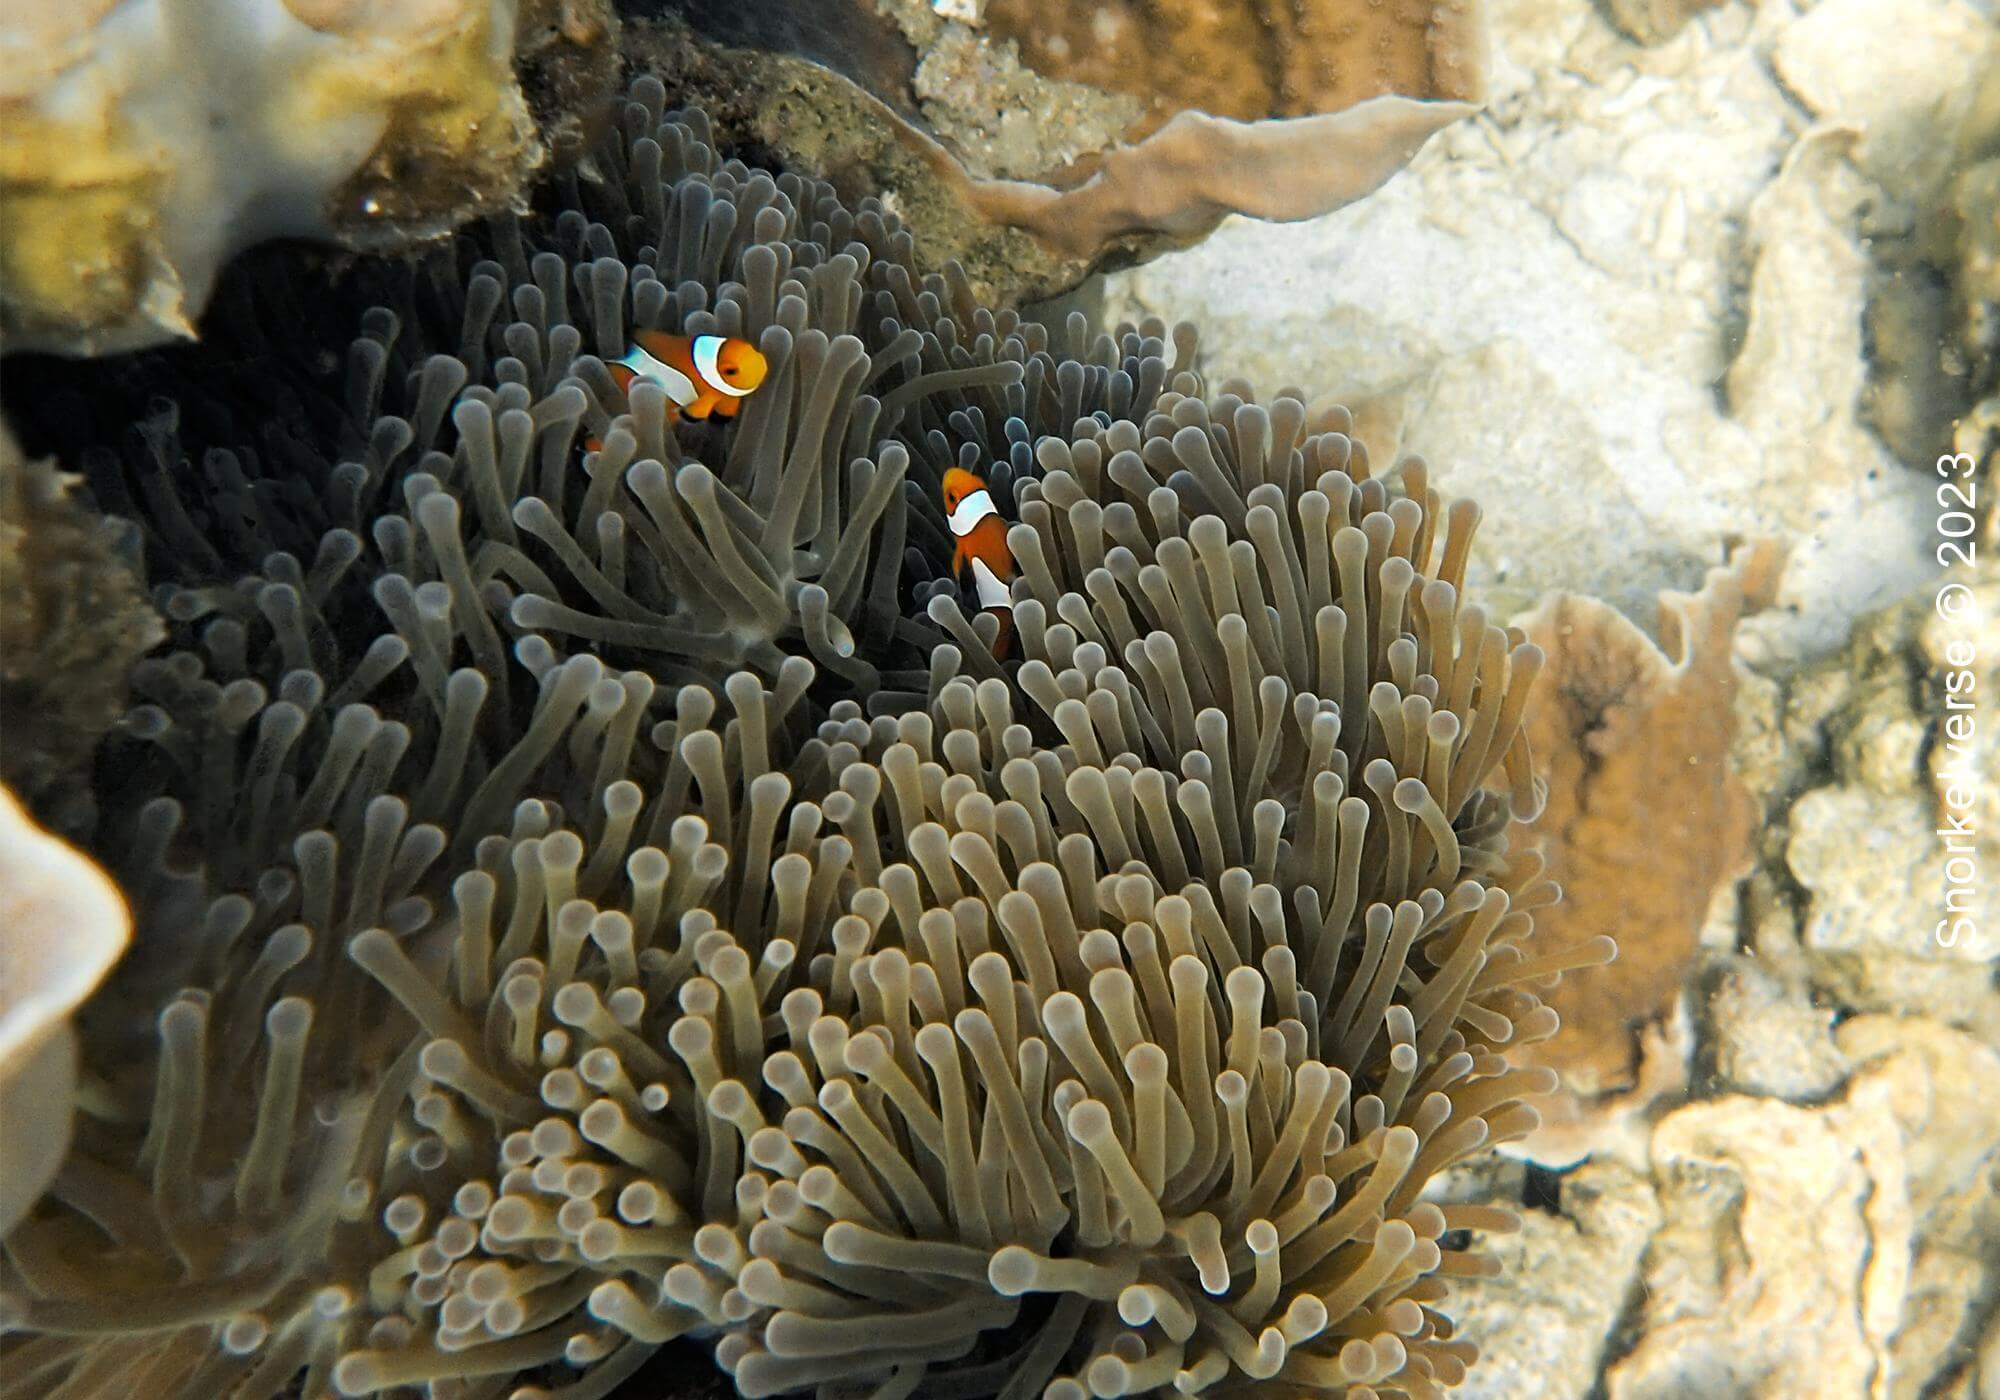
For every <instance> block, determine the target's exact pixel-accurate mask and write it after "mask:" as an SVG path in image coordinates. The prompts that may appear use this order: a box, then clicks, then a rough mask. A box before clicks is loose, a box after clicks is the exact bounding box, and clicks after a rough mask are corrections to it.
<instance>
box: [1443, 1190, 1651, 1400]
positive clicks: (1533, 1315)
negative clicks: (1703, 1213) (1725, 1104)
mask: <svg viewBox="0 0 2000 1400" xmlns="http://www.w3.org/2000/svg"><path fill="white" fill-rule="evenodd" d="M1659 1223H1660V1207H1659V1203H1658V1201H1657V1200H1656V1199H1655V1198H1654V1194H1653V1187H1652V1183H1651V1182H1650V1181H1649V1180H1648V1179H1647V1178H1646V1177H1645V1176H1643V1175H1640V1174H1638V1173H1636V1172H1633V1171H1632V1170H1631V1169H1629V1168H1627V1167H1624V1166H1621V1165H1618V1164H1616V1163H1592V1164H1589V1165H1586V1166H1583V1167H1579V1168H1578V1169H1577V1170H1576V1171H1574V1172H1572V1173H1570V1174H1569V1175H1568V1176H1566V1177H1564V1178H1563V1186H1562V1210H1561V1213H1560V1214H1555V1215H1552V1214H1549V1213H1548V1212H1545V1211H1538V1210H1530V1211H1523V1212H1521V1229H1520V1231H1519V1232H1518V1233H1516V1234H1511V1235H1496V1236H1492V1237H1489V1238H1488V1239H1487V1240H1486V1241H1485V1248H1486V1250H1487V1252H1488V1253H1489V1254H1491V1255H1492V1256H1494V1257H1495V1258H1496V1259H1498V1260H1500V1261H1501V1269H1500V1272H1499V1273H1498V1274H1497V1275H1495V1276H1493V1277H1491V1278H1480V1279H1464V1280H1460V1281H1458V1282H1456V1283H1454V1285H1453V1287H1452V1295H1451V1302H1450V1304H1449V1309H1448V1310H1449V1311H1450V1313H1451V1316H1452V1321H1453V1322H1454V1323H1455V1324H1456V1325H1457V1328H1458V1331H1457V1334H1456V1335H1457V1336H1458V1337H1461V1338H1463V1339H1464V1340H1467V1341H1470V1342H1472V1343H1473V1344H1475V1345H1476V1346H1478V1348H1479V1364H1478V1365H1477V1366H1475V1367H1473V1368H1472V1372H1471V1374H1470V1375H1469V1376H1467V1378H1466V1379H1465V1381H1464V1383H1463V1384H1461V1385H1460V1386H1458V1387H1456V1388H1454V1389H1453V1390H1452V1392H1451V1394H1452V1400H1518V1397H1522V1396H1529V1395H1532V1396H1535V1397H1536V1400H1583V1397H1585V1396H1588V1395H1589V1394H1591V1392H1592V1389H1593V1387H1594V1385H1595V1384H1596V1381H1597V1374H1598V1368H1599V1367H1600V1365H1601V1364H1602V1360H1603V1354H1604V1350H1605V1346H1606V1342H1607V1340H1608V1338H1609V1337H1610V1335H1611V1333H1612V1331H1613V1328H1614V1324H1615V1323H1616V1322H1617V1320H1618V1317H1619V1314H1620V1312H1621V1311H1622V1310H1623V1308H1624V1307H1625V1303H1626V1295H1627V1293H1628V1292H1629V1291H1630V1290H1631V1288H1632V1287H1633V1285H1634V1284H1635V1283H1636V1281H1637V1278H1638V1271H1639V1260H1640V1257H1641V1255H1643V1254H1644V1252H1645V1248H1646V1241H1647V1239H1648V1238H1649V1237H1650V1236H1651V1235H1652V1233H1653V1231H1654V1230H1656V1229H1657V1228H1658V1227H1659Z"/></svg>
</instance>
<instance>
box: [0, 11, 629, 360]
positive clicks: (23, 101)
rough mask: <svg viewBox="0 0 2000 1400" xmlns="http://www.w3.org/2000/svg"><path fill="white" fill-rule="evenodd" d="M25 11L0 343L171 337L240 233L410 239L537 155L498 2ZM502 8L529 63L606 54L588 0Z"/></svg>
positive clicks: (7, 97) (499, 203) (14, 97)
mask: <svg viewBox="0 0 2000 1400" xmlns="http://www.w3.org/2000/svg"><path fill="white" fill-rule="evenodd" d="M26 7H27V11H28V13H27V15H26V16H25V17H21V18H17V17H16V16H15V15H14V14H12V13H10V15H9V18H8V30H9V32H8V34H7V35H6V36H5V38H4V39H0V201H4V202H5V204H6V206H7V217H6V219H5V221H4V222H0V288H4V295H0V334H4V335H5V336H6V338H7V341H8V344H9V348H13V349H22V348H32V349H49V350H57V351H62V352H66V353H83V354H101V353H107V352H111V351H116V350H127V349H134V348H139V347H143V346H147V345H154V344H158V343H160V342H162V341H166V340H171V339H174V338H178V337H187V336H192V335H193V334H194V322H195V320H196V318H197V317H198V316H199V315H200V313H201V310H202V308H203V306H204V305H205V304H206V302H207V299H208V296H209V292H210V289H211V287H212V286H213V283H214V279H215V275H216V273H217V271H218V270H219V269H220V267H221V265H222V264H223V262H225V261H226V260H227V259H228V258H229V257H230V256H231V255H233V254H234V253H236V252H237V251H239V250H241V249H242V248H245V247H247V246H249V245H251V244H253V243H256V242H260V241H262V240H264V239H267V238H272V237H281V236H285V237H301V236H302V237H314V238H324V239H330V240H333V241H335V242H338V243H341V244H344V245H346V246H349V247H357V248H370V249H381V248H393V247H402V246H407V245H408V244H410V243H412V242H414V241H418V240H422V239H425V238H430V237H433V236H436V235H438V234H440V233H442V232H445V231H447V230H450V229H452V228H455V227H457V226H458V225H459V224H461V223H463V222H465V221H466V220H468V219H470V218H472V217H475V216H477V215H479V214H482V213H487V212H490V211H492V210H494V209H497V208H502V207H506V206H508V205H511V204H514V203H515V202H517V201H518V200H519V199H520V198H521V193H522V189H523V186H524V182H525V181H526V179H527V177H528V176H529V174H530V173H531V172H533V171H534V170H535V169H536V168H537V167H538V166H539V165H540V164H541V162H542V160H543V157H544V153H545V147H544V142H543V140H542V138H541V136H540V135H539V134H538V132H537V130H536V124H535V121H534V120H533V118H532V117H531V115H530V112H529V110H528V107H527V104H526V101H525V100H524V98H523V95H522V91H521V88H520V85H519V84H518V83H517V81H516V77H515V69H514V53H515V39H516V35H515V31H514V21H515V18H516V9H515V7H514V6H501V5H495V4H492V3H490V2H489V0H422V3H414V4H404V3H389V0H252V2H251V3H248V4H246V5H242V6H236V7H232V8H230V9H228V10H227V11H223V10H216V11H213V16H215V17H216V18H213V19H212V20H210V19H203V18H202V16H205V15H209V14H210V12H209V11H195V12H190V13H189V14H188V15H186V16H180V15H178V14H177V13H176V11H177V8H178V7H176V6H174V5H172V4H171V3H166V2H165V0H131V3H127V4H122V5H119V6H117V7H116V8H115V10H114V9H112V8H110V7H106V6H102V5H99V6H84V7H76V6H70V5H67V4H64V3H61V2H60V0H26ZM519 13H520V15H521V17H522V18H523V19H524V20H525V21H526V22H527V23H528V25H529V26H530V37H531V40H532V43H531V45H530V47H532V49H533V50H534V52H535V55H536V57H535V59H534V62H535V63H536V64H538V65H543V64H546V63H548V62H550V61H552V58H551V52H550V50H551V46H552V44H553V45H556V46H562V45H570V46H582V47H589V48H594V49H597V50H599V51H600V52H601V55H602V57H601V58H600V60H599V61H600V62H603V61H608V58H609V52H610V37H611V34H612V30H611V28H610V27H609V25H610V11H609V7H608V0H547V3H535V4H529V5H525V6H523V7H521V9H520V11H519ZM551 34H553V35H554V38H553V40H551V39H550V37H549V36H550V35H551ZM561 86H562V85H561V84H560V83H558V84H555V85H554V87H548V86H545V88H544V96H545V97H546V96H547V95H549V93H550V92H552V91H554V90H555V89H557V88H560V87H561Z"/></svg>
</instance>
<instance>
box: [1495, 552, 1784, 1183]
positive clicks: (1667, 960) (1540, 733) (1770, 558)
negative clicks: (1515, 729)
mask: <svg viewBox="0 0 2000 1400" xmlns="http://www.w3.org/2000/svg"><path fill="white" fill-rule="evenodd" d="M1781 564H1782V551H1780V550H1777V549H1774V548H1761V549H1753V550H1748V551H1745V557H1743V558H1742V559H1739V560H1738V561H1737V562H1736V563H1735V564H1734V565H1733V566H1728V567H1724V568H1720V569H1715V570H1712V571H1711V572H1710V574H1709V578H1708V582H1707V584H1706V586H1705V587H1704V588H1703V589H1702V591H1701V592H1700V593H1699V594H1693V595H1688V594H1669V595H1666V596H1664V597H1662V598H1661V600H1660V624H1659V630H1660V634H1661V636H1662V637H1663V639H1664V640H1665V642H1666V646H1667V648H1668V651H1662V650H1661V649H1660V647H1659V646H1657V645H1655V643H1654V642H1653V641H1652V639H1651V638H1649V637H1648V636H1646V634H1645V633H1643V632H1641V631H1640V630H1639V629H1638V628H1637V627H1636V626H1634V625H1633V624H1632V623H1631V622H1629V621H1627V620H1626V618H1625V617H1624V616H1623V615H1622V614H1620V613H1618V612H1617V611H1616V610H1615V609H1613V608H1610V607H1608V606H1606V605H1605V604H1603V603H1600V602H1598V601H1596V600H1595V599H1592V598H1585V597H1579V596H1575V595H1569V594H1559V595H1557V596H1555V597H1553V598H1551V599H1549V600H1548V601H1547V602H1545V603H1544V604H1543V605H1542V606H1541V607H1540V608H1538V609H1536V611H1535V612H1534V613H1533V614H1531V615H1530V616H1528V617H1526V618H1524V619H1522V620H1521V622H1520V626H1521V627H1522V630H1523V631H1524V632H1526V633H1527V635H1528V636H1529V638H1530V639H1532V640H1533V641H1535V642H1536V643H1537V644H1538V645H1540V646H1541V648H1542V650H1543V652H1544V653H1546V654H1547V656H1548V666H1547V669H1546V673H1545V674H1546V677H1547V680H1546V684H1547V686H1548V691H1547V695H1546V697H1545V699H1544V702H1543V704H1542V705H1541V706H1540V707H1539V708H1538V709H1537V711H1536V715H1535V718H1534V720H1533V721H1532V722H1531V723H1530V725H1529V727H1528V732H1529V736H1530V740H1531V742H1532V744H1533V746H1534V750H1535V753H1536V754H1537V756H1538V757H1540V758H1541V759H1542V760H1543V761H1545V762H1546V763H1547V765H1548V785H1549V794H1550V796H1549V803H1548V806H1547V808H1546V809H1545V810H1544V811H1543V813H1542V815H1541V816H1540V817H1539V818H1537V820H1536V822H1535V824H1534V826H1533V827H1532V829H1531V832H1530V835H1529V838H1528V839H1529V840H1530V841H1531V842H1533V843H1535V844H1536V845H1537V846H1538V847H1539V849H1541V850H1542V851H1543V853H1544V854H1545V855H1546V856H1547V857H1548V860H1549V873H1550V875H1551V876H1552V877H1553V878H1555V879H1557V880H1559V881H1561V883H1562V885H1563V888H1564V889H1565V890H1566V891H1567V892H1568V895H1569V897H1568V898H1567V899H1566V900H1565V901H1564V902H1563V904H1562V905H1561V906H1559V907H1558V908H1556V909H1553V910H1551V911H1550V912H1549V914H1548V916H1546V919H1545V921H1544V922H1545V923H1546V924H1547V926H1548V931H1549V932H1550V933H1551V934H1552V935H1553V936H1555V937H1556V938H1557V940H1558V941H1561V942H1570V941H1576V940H1579V939H1582V938H1585V937H1588V936H1590V935H1593V934H1600V933H1615V934H1616V935H1617V937H1618V940H1619V945H1620V947H1621V948H1622V949H1623V950H1624V955H1623V956H1622V957H1620V958H1619V959H1618V961H1617V962H1615V963H1613V964H1612V965H1610V966H1608V967H1602V968H1593V969H1591V970H1589V971H1588V972H1584V973H1580V974H1579V975H1577V976H1575V977H1573V978H1570V979H1567V980H1566V981H1565V982H1564V984H1563V985H1562V986H1561V987H1560V988H1558V989H1557V990H1556V991H1555V992H1554V993H1553V994H1552V995H1551V997H1550V1004H1551V1005H1552V1006H1554V1007H1555V1009H1556V1011H1557V1013H1558V1014H1559V1015H1561V1016H1562V1018H1563V1024H1564V1025H1565V1027H1567V1028H1568V1034H1566V1035H1563V1036H1561V1037H1559V1038H1558V1039H1556V1040H1553V1041H1550V1042H1547V1043H1546V1044H1544V1045H1542V1046H1537V1047H1535V1048H1534V1049H1533V1050H1531V1051H1530V1052H1529V1053H1528V1057H1527V1058H1529V1059H1530V1060H1531V1061H1532V1062H1534V1063H1539V1064H1545V1065H1547V1066H1549V1067H1550V1068H1552V1069H1554V1070H1556V1071H1557V1072H1558V1073H1559V1074H1561V1075H1562V1078H1563V1087H1564V1090H1565V1092H1564V1094H1562V1095H1561V1096H1559V1097H1558V1098H1556V1099H1554V1100H1552V1101H1551V1102H1550V1103H1549V1104H1548V1105H1547V1106H1546V1107H1545V1110H1544V1114H1543V1117H1544V1120H1545V1121H1544V1125H1543V1127H1542V1129H1541V1130H1540V1131H1538V1132H1537V1133H1536V1135H1535V1136H1534V1138H1533V1139H1531V1140H1530V1141H1529V1142H1528V1143H1527V1144H1525V1148H1526V1150H1527V1151H1530V1152H1533V1153H1537V1154H1546V1159H1547V1160H1554V1161H1571V1160H1575V1158H1577V1157H1579V1156H1582V1155H1584V1154H1585V1153H1587V1152H1588V1151H1589V1150H1590V1149H1591V1148H1592V1147H1593V1146H1602V1145H1604V1144H1603V1143H1602V1142H1601V1141H1599V1140H1598V1139H1599V1137H1600V1130H1601V1129H1603V1128H1604V1127H1605V1126H1606V1125H1605V1123H1604V1122H1603V1120H1604V1119H1605V1118H1606V1117H1607V1116H1608V1115H1610V1114H1612V1113H1614V1112H1616V1111H1618V1109H1619V1107H1621V1105H1619V1104H1617V1102H1616V1101H1617V1100H1619V1099H1620V1098H1621V1097H1622V1096H1629V1094H1630V1091H1632V1090H1634V1089H1635V1088H1636V1087H1637V1086H1639V1085H1640V1083H1641V1082H1642V1081H1644V1080H1647V1079H1648V1078H1651V1079H1653V1080H1655V1081H1658V1080H1661V1079H1662V1078H1664V1079H1665V1081H1666V1082H1668V1083H1671V1082H1673V1080H1674V1079H1675V1077H1676V1075H1675V1071H1676V1070H1678V1071H1679V1076H1678V1077H1679V1078H1680V1079H1681V1080H1682V1081H1684V1080H1685V1068H1684V1066H1677V1065H1672V1064H1667V1063H1659V1064H1655V1065H1652V1066H1645V1065H1642V1063H1641V1050H1642V1047H1643V1046H1651V1047H1653V1051H1654V1055H1655V1058H1657V1059H1664V1058H1665V1057H1666V1056H1668V1055H1670V1054H1672V1050H1671V1047H1670V1046H1669V1045H1668V1044H1667V1043H1666V1039H1663V1038H1662V1036H1663V1034H1664V1035H1665V1036H1666V1038H1667V1039H1670V1038H1671V1033H1672V1029H1671V1028H1673V1026H1674V1023H1675V1022H1677V1021H1678V1020H1679V1018H1680V1017H1681V1015H1682V1014H1683V1013H1682V1012H1681V1010H1680V1009H1679V1002H1680V998H1681V994H1682V991H1683V989H1684V987H1685V986H1686V985H1687V983H1688V981H1689V979H1690V977H1691V975H1692V973H1693V969H1694V965H1695V954H1696V949H1697V946H1698V940H1699V937H1700V934H1701V931H1702V927H1703V924H1704V922H1705V921H1706V919H1707V917H1708V911H1709V904H1710V901H1711V900H1713V899H1714V898H1715V897H1716V896H1717V895H1718V894H1721V895H1727V894H1728V893H1729V892H1730V891H1731V890H1733V888H1734V885H1735V882H1736V880H1737V879H1738V878H1740V877H1741V876H1742V875H1743V874H1745V873H1746V872H1747V870H1748V868H1749V866H1750V863H1751V860H1752V857H1753V854H1754V840H1753V838H1754V824H1755V819H1756V816H1757V812H1756V804H1755V802H1754V801H1753V800H1752V798H1751V795H1750V793H1749V791H1748V790H1747V789H1746V788H1745V787H1744V786H1743V783H1742V781H1741V780H1740V779H1739V778H1738V777H1737V776H1736V775H1735V774H1734V772H1732V770H1731V758H1732V749H1733V745H1734V739H1735V732H1736V727H1735V723H1734V716H1733V712H1734V708H1735V699H1736V688H1737V684H1738V680H1739V676H1738V671H1737V668H1736V664H1735V658H1734V651H1733V644H1734V641H1735V633H1736V626H1737V623H1738V622H1739V621H1740V620H1741V619H1742V617H1744V616H1745V615H1746V614H1749V613H1754V612H1756V611H1757V610H1758V609H1759V608H1761V607H1763V606H1765V605H1766V603H1767V602H1768V600H1769V597H1770V595H1771V594H1772V593H1774V592H1775V591H1776V588H1777V582H1778V574H1779V571H1780V566H1781ZM1669 653H1671V654H1669ZM1642 848H1643V849H1644V850H1646V852H1647V859H1646V861H1645V862H1644V863H1643V864H1642V865H1640V866H1639V867H1638V868H1636V869H1635V868H1634V866H1633V861H1632V852H1633V851H1634V850H1637V849H1642ZM1649 1070H1650V1074H1649ZM1622 1107H1625V1108H1631V1109H1637V1108H1639V1107H1641V1105H1640V1104H1638V1103H1626V1104H1624V1105H1622Z"/></svg>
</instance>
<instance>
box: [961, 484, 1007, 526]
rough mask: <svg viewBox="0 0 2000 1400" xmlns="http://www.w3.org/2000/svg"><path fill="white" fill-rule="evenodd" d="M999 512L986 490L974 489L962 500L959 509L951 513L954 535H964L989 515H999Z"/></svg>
mask: <svg viewBox="0 0 2000 1400" xmlns="http://www.w3.org/2000/svg"><path fill="white" fill-rule="evenodd" d="M999 513H1000V512H999V511H997V510H995V509H994V508H993V498H992V497H991V496H989V495H988V494H987V493H986V492H985V491H984V490H979V491H974V492H973V493H972V494H971V495H970V496H967V497H966V498H965V499H964V500H962V501H960V502H959V503H958V509H957V510H955V511H953V512H952V513H951V532H952V534H954V535H960V536H962V535H964V534H965V532H966V531H967V530H970V529H971V528H972V527H973V526H974V525H977V524H978V523H979V522H980V521H982V520H984V519H985V518H986V517H987V516H989V515H998V514H999Z"/></svg>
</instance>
